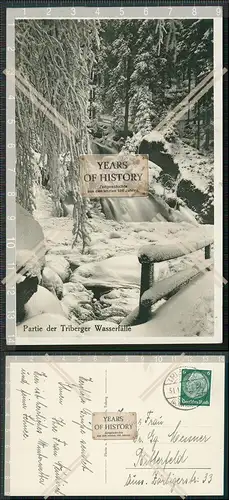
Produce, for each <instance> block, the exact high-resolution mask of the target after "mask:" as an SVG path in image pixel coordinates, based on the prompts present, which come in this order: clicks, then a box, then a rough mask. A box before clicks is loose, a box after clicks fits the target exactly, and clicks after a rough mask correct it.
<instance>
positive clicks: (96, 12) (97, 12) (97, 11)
mask: <svg viewBox="0 0 229 500" xmlns="http://www.w3.org/2000/svg"><path fill="white" fill-rule="evenodd" d="M95 14H97V16H99V14H100V12H99V7H98V9H96V11H95Z"/></svg>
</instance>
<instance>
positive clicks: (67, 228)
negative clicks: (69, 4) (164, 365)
mask: <svg viewBox="0 0 229 500" xmlns="http://www.w3.org/2000/svg"><path fill="white" fill-rule="evenodd" d="M217 21H220V20H219V19H217V20H214V19H210V18H203V19H201V18H197V17H196V18H190V19H189V18H183V19H182V18H177V19H174V18H171V19H170V18H164V19H162V18H159V19H134V18H129V19H126V18H125V19H99V20H97V19H77V18H74V19H60V18H46V19H41V18H39V17H38V18H34V19H33V18H31V19H15V53H14V63H15V103H14V104H15V144H16V148H15V151H14V154H15V161H16V163H15V184H16V188H15V191H16V325H17V327H16V343H27V344H31V343H33V342H34V343H36V344H45V343H49V344H50V343H55V344H64V343H71V344H93V343H103V344H109V343H110V344H115V343H117V344H121V343H122V344H123V343H131V344H135V343H142V344H144V343H146V344H149V343H150V344H154V343H167V344H169V343H193V344H194V343H199V342H200V343H204V342H207V343H209V342H210V343H211V342H212V343H216V342H220V341H221V339H220V325H219V321H220V318H219V317H218V324H217V328H216V320H217V318H216V316H219V315H217V312H216V307H220V299H219V298H217V300H216V299H215V297H216V293H218V294H219V293H220V286H219V284H218V291H217V290H216V288H217V284H216V281H217V279H218V282H219V280H220V276H219V272H218V271H217V273H216V267H214V261H215V256H216V253H217V252H220V242H219V240H218V243H219V247H218V250H217V248H216V240H215V236H214V233H215V231H214V228H216V227H218V230H219V231H220V229H219V227H220V225H221V220H220V215H221V211H220V210H221V200H220V198H218V197H219V196H220V191H219V189H218V190H217V189H216V188H215V185H216V183H217V185H218V184H220V181H221V168H222V165H221V151H220V147H221V146H220V145H221V138H220V135H221V132H222V129H221V121H220V119H221V108H222V102H221V98H220V96H221V94H220V85H221V84H222V75H221V74H219V75H218V77H217V75H216V71H217V70H220V71H222V68H221V66H220V60H221V59H220V57H221V56H220V50H221V48H220V50H219V47H220V42H219V43H218V49H217V51H216V45H215V44H217V36H219V39H220V33H219V31H220V24H217ZM216 28H217V29H216ZM216 53H217V54H218V55H219V63H218V62H217V61H216V60H215V58H216ZM217 57H218V56H217ZM9 78H10V77H9ZM217 85H218V89H219V90H218V91H217ZM217 98H219V100H218V103H217V102H216V99H217ZM216 112H218V118H217V116H216ZM217 119H218V121H217ZM8 122H9V121H8ZM216 128H217V131H218V132H217V131H216ZM217 133H218V135H219V141H218V142H217V144H216V143H215V142H216V140H215V139H216V134H217ZM216 148H218V149H217V150H216ZM85 155H92V156H93V155H99V157H100V158H101V161H103V159H104V164H105V165H106V164H108V163H106V159H107V158H108V159H113V161H115V158H120V155H126V157H128V158H129V159H130V160H131V158H134V157H135V156H136V155H142V156H143V157H144V158H147V165H148V167H147V168H148V192H147V196H146V195H145V194H144V196H137V195H136V196H135V195H134V193H133V195H131V196H125V194H123V195H122V194H120V196H117V197H115V196H112V193H111V195H110V196H109V193H106V194H104V196H101V197H99V196H98V197H90V196H88V197H87V196H84V195H83V194H82V192H81V190H80V176H81V172H82V169H81V159H82V157H84V156H85ZM133 161H134V160H133ZM216 162H217V164H216ZM115 175H116V174H115ZM216 175H217V178H216ZM216 197H217V200H216ZM216 201H217V202H216ZM12 202H13V200H12V199H11V203H12ZM217 207H218V208H217ZM218 243H217V245H218ZM217 269H218V270H219V269H220V267H219V266H218V264H217ZM216 274H218V275H217V276H216ZM216 278H217V279H216ZM101 339H102V340H101Z"/></svg>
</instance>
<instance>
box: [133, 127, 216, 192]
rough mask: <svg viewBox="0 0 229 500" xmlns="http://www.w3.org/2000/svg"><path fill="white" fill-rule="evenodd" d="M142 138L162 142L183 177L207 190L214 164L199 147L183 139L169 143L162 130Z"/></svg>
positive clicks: (154, 131) (151, 141)
mask: <svg viewBox="0 0 229 500" xmlns="http://www.w3.org/2000/svg"><path fill="white" fill-rule="evenodd" d="M142 140H145V141H147V142H150V143H153V142H155V143H158V142H160V143H162V144H163V147H164V150H165V151H167V152H168V153H169V154H171V155H172V157H173V159H174V162H175V163H177V164H178V165H179V170H180V173H181V175H182V178H183V179H186V180H189V181H191V182H192V184H193V185H194V186H195V187H196V188H197V189H199V190H200V191H202V192H205V191H206V189H207V187H208V183H209V180H210V179H211V177H212V175H213V169H214V164H213V162H212V161H211V160H210V159H209V158H207V157H206V156H204V155H202V154H200V153H199V152H198V150H197V149H195V148H193V147H191V146H189V145H188V144H185V143H184V142H183V141H182V140H181V139H178V138H177V139H176V140H175V141H174V142H173V143H169V142H168V141H166V140H165V138H164V137H163V134H162V133H161V132H157V131H156V130H152V132H150V133H149V134H147V135H145V136H144V137H143V139H142Z"/></svg>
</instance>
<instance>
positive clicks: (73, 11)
mask: <svg viewBox="0 0 229 500" xmlns="http://www.w3.org/2000/svg"><path fill="white" fill-rule="evenodd" d="M71 15H72V16H75V15H76V9H75V7H71Z"/></svg>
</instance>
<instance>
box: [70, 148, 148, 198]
mask: <svg viewBox="0 0 229 500" xmlns="http://www.w3.org/2000/svg"><path fill="white" fill-rule="evenodd" d="M148 191H149V175H148V156H147V155H127V154H125V155H124V154H123V155H121V154H115V155H82V156H81V157H80V192H81V195H82V196H86V197H88V198H106V197H108V198H112V197H127V196H130V197H132V196H148Z"/></svg>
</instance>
